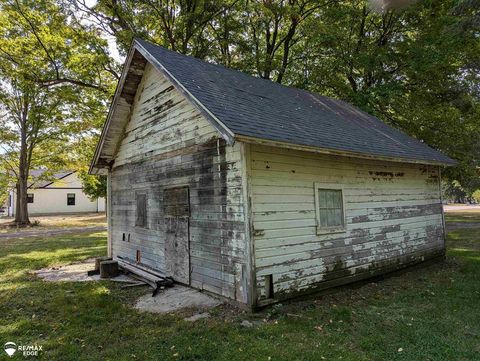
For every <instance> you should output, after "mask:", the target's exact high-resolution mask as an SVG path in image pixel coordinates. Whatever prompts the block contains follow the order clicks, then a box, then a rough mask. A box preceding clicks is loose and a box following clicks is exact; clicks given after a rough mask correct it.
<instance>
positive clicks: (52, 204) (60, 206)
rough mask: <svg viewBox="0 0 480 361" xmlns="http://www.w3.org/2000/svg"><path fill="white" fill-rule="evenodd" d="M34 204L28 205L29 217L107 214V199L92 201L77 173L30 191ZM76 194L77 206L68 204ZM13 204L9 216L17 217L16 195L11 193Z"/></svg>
mask: <svg viewBox="0 0 480 361" xmlns="http://www.w3.org/2000/svg"><path fill="white" fill-rule="evenodd" d="M28 193H29V194H30V193H31V194H33V203H29V204H28V213H29V215H38V214H59V213H87V212H88V213H90V212H105V198H99V199H97V200H94V201H91V200H90V199H89V198H88V197H87V195H86V194H85V193H83V190H82V183H81V181H80V180H79V179H78V177H77V175H76V173H73V174H71V175H69V176H67V177H65V178H63V179H60V180H57V181H55V182H54V183H52V184H50V185H48V186H47V187H46V188H38V189H29V190H28ZM69 193H73V194H75V205H68V204H67V194H69ZM10 196H11V198H12V202H11V204H10V207H9V209H8V215H9V216H12V217H13V216H14V215H15V206H16V193H15V192H14V191H10Z"/></svg>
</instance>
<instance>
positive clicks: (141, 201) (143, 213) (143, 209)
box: [135, 193, 147, 227]
mask: <svg viewBox="0 0 480 361" xmlns="http://www.w3.org/2000/svg"><path fill="white" fill-rule="evenodd" d="M136 201H137V219H136V222H135V225H136V226H137V227H145V226H146V225H147V195H146V194H145V193H137V195H136Z"/></svg>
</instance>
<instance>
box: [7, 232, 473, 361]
mask: <svg viewBox="0 0 480 361" xmlns="http://www.w3.org/2000/svg"><path fill="white" fill-rule="evenodd" d="M104 254H105V233H96V234H90V235H79V236H71V235H69V236H64V237H56V238H49V239H39V238H27V239H23V240H20V239H13V240H0V344H1V345H3V344H4V343H5V342H7V341H13V342H16V343H17V344H35V343H36V344H39V345H42V346H43V352H42V353H41V355H40V357H38V358H36V359H41V360H62V361H68V360H249V361H250V360H315V361H317V360H323V359H325V360H408V361H410V360H479V359H480V229H466V230H456V231H454V232H451V233H450V235H449V238H448V258H447V261H445V262H444V263H441V264H436V265H433V266H430V267H427V268H424V269H417V270H413V271H411V272H408V273H405V274H402V275H400V276H396V277H391V278H388V279H386V280H385V281H382V282H379V283H370V284H367V285H364V286H362V287H359V288H355V289H345V290H343V291H340V292H337V293H335V294H331V295H327V296H316V297H312V298H310V299H306V300H303V301H296V302H291V303H289V304H283V305H277V306H275V307H272V308H270V309H267V310H265V311H263V312H261V313H259V314H254V315H248V314H246V313H244V312H241V311H239V310H236V309H234V308H232V307H229V306H222V307H220V308H218V309H215V310H213V311H212V314H213V315H212V317H211V318H210V319H207V320H200V321H197V322H195V323H194V324H192V323H189V322H186V321H183V318H184V317H185V314H187V313H188V312H186V313H184V314H178V315H155V314H148V313H139V312H137V311H135V310H134V309H133V308H132V307H131V306H130V305H131V304H132V303H133V302H134V300H135V299H136V298H137V297H138V296H139V295H141V294H144V293H145V292H147V290H146V289H145V288H140V289H138V288H137V289H134V288H132V289H121V288H120V285H118V284H116V283H110V282H107V281H102V282H87V283H47V282H43V281H41V280H39V279H37V278H36V276H34V275H32V274H31V272H32V271H33V270H36V269H39V268H42V267H47V266H54V265H59V264H66V263H70V262H72V261H76V260H82V259H85V258H89V257H92V256H97V255H104ZM245 319H249V320H251V321H252V322H253V323H254V325H255V326H254V327H252V328H244V327H242V326H240V322H241V321H242V320H245ZM0 351H1V350H0ZM6 359H9V358H8V357H7V355H6V353H4V352H3V351H1V353H0V360H6ZM12 359H14V360H15V359H18V360H19V359H23V356H22V355H19V354H16V355H15V356H14V357H13V358H12Z"/></svg>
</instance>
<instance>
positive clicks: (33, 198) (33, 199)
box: [9, 193, 35, 204]
mask: <svg viewBox="0 0 480 361" xmlns="http://www.w3.org/2000/svg"><path fill="white" fill-rule="evenodd" d="M29 196H32V197H31V199H32V201H31V202H30V197H29ZM9 201H10V203H11V198H10V199H9ZM34 202H35V194H33V193H27V204H32V203H34Z"/></svg>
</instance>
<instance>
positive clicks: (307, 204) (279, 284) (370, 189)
mask: <svg viewBox="0 0 480 361" xmlns="http://www.w3.org/2000/svg"><path fill="white" fill-rule="evenodd" d="M249 158H250V159H251V169H250V182H251V194H252V213H253V227H254V245H255V256H256V257H255V266H256V276H257V291H258V296H260V297H262V296H264V295H265V281H266V278H265V277H269V275H272V277H273V283H274V292H275V294H278V293H280V294H283V296H285V295H286V294H288V293H289V292H292V291H301V290H307V289H309V288H310V287H313V286H314V285H315V286H316V285H317V284H318V283H320V282H326V283H328V282H330V285H332V284H335V285H338V284H340V283H342V282H343V281H344V280H353V279H355V278H357V279H359V278H361V277H363V276H365V277H368V276H369V275H370V274H371V273H370V272H373V271H376V270H377V269H378V270H379V271H383V270H387V269H391V268H393V267H394V266H395V267H396V265H397V264H398V265H402V264H408V263H409V262H413V261H421V260H423V259H426V258H428V257H433V256H436V255H438V254H441V253H442V252H443V250H444V233H443V222H442V220H443V214H442V205H441V198H440V184H439V170H438V167H437V166H426V165H414V164H402V163H393V162H391V163H390V162H381V161H375V160H362V159H353V158H346V157H335V156H328V155H319V154H315V153H307V152H300V151H294V150H289V149H281V148H271V147H266V146H252V147H251V152H250V156H249ZM315 184H320V185H321V184H325V185H326V188H331V186H332V185H335V186H337V187H339V188H342V189H343V192H344V202H345V203H344V207H345V219H346V226H345V228H344V230H343V231H340V232H332V233H326V234H318V232H317V228H316V226H317V222H316V210H315V188H314V185H315ZM388 267H390V268H388ZM335 282H336V283H335Z"/></svg>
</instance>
